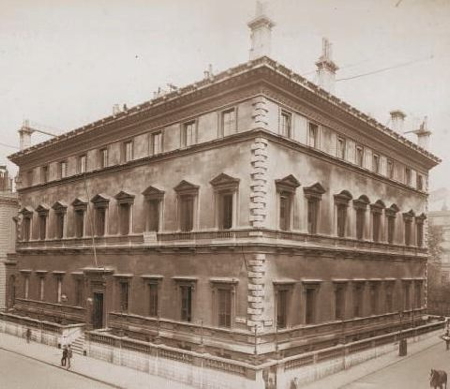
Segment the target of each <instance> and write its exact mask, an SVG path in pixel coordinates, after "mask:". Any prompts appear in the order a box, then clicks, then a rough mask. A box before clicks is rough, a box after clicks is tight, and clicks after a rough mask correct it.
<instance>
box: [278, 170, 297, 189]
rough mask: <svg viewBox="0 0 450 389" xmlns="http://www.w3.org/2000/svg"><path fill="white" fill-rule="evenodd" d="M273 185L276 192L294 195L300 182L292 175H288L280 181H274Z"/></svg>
mask: <svg viewBox="0 0 450 389" xmlns="http://www.w3.org/2000/svg"><path fill="white" fill-rule="evenodd" d="M275 185H276V187H277V191H278V192H290V193H294V192H295V190H296V189H297V188H298V187H299V186H300V182H299V181H298V180H297V179H296V178H295V177H294V176H293V175H292V174H289V175H288V176H286V177H284V178H282V179H280V180H275Z"/></svg>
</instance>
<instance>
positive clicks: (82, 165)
mask: <svg viewBox="0 0 450 389" xmlns="http://www.w3.org/2000/svg"><path fill="white" fill-rule="evenodd" d="M86 171H87V156H86V155H85V154H84V155H80V156H79V157H78V173H86Z"/></svg>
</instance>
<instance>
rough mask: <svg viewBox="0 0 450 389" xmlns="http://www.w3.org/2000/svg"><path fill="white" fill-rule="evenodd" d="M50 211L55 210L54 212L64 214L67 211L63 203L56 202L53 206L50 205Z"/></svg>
mask: <svg viewBox="0 0 450 389" xmlns="http://www.w3.org/2000/svg"><path fill="white" fill-rule="evenodd" d="M52 209H53V210H55V212H59V213H61V212H66V211H67V204H66V203H65V202H63V201H57V202H56V203H55V204H53V205H52Z"/></svg>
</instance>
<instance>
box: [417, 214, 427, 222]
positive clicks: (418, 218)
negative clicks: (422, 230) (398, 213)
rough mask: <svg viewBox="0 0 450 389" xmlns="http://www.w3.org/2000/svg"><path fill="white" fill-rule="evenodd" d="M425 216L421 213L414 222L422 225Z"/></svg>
mask: <svg viewBox="0 0 450 389" xmlns="http://www.w3.org/2000/svg"><path fill="white" fill-rule="evenodd" d="M426 218H427V216H426V215H425V214H424V213H421V214H420V215H419V216H416V222H417V223H423V222H424V221H425V219H426Z"/></svg>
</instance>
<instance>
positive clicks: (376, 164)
mask: <svg viewBox="0 0 450 389" xmlns="http://www.w3.org/2000/svg"><path fill="white" fill-rule="evenodd" d="M380 159H381V158H380V154H378V153H372V172H373V173H375V174H380Z"/></svg>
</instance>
